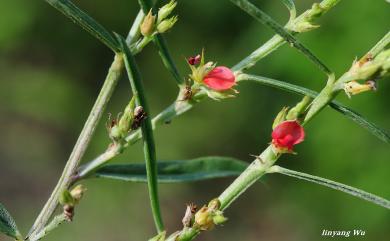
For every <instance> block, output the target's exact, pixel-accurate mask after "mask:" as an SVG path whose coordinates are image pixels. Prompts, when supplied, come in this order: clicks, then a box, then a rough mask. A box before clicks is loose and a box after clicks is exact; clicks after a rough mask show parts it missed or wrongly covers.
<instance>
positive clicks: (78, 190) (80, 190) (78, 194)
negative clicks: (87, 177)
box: [70, 184, 87, 204]
mask: <svg viewBox="0 0 390 241" xmlns="http://www.w3.org/2000/svg"><path fill="white" fill-rule="evenodd" d="M86 191H87V189H86V188H85V187H84V186H83V185H81V184H79V185H77V186H76V187H74V188H73V189H72V191H70V195H72V197H73V199H74V203H75V204H78V203H79V201H80V200H81V198H82V197H83V195H84V193H85V192H86Z"/></svg>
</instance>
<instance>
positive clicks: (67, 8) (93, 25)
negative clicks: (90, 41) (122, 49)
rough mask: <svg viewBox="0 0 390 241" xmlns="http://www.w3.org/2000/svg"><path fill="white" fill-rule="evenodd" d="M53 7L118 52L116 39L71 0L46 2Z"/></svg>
mask: <svg viewBox="0 0 390 241" xmlns="http://www.w3.org/2000/svg"><path fill="white" fill-rule="evenodd" d="M45 1H46V2H47V3H49V4H50V5H51V6H53V7H54V8H56V9H57V10H58V11H60V12H62V13H63V14H64V15H65V16H67V17H68V18H70V19H71V20H72V21H73V22H75V23H77V24H78V25H80V26H81V27H82V28H84V29H85V30H86V31H88V32H89V33H90V34H92V35H93V36H94V37H95V38H97V39H99V40H100V41H101V42H102V43H104V44H105V45H107V46H108V47H109V48H110V49H112V50H113V51H114V52H118V50H119V44H118V42H117V41H116V40H115V38H114V37H113V36H112V35H111V34H110V33H109V32H108V31H107V30H106V29H105V28H104V27H103V26H102V25H100V24H99V23H98V22H96V20H94V19H93V18H92V17H90V16H89V15H88V14H86V13H85V12H83V11H82V10H81V9H79V8H78V7H77V6H76V5H74V4H73V3H72V2H71V1H70V0H45Z"/></svg>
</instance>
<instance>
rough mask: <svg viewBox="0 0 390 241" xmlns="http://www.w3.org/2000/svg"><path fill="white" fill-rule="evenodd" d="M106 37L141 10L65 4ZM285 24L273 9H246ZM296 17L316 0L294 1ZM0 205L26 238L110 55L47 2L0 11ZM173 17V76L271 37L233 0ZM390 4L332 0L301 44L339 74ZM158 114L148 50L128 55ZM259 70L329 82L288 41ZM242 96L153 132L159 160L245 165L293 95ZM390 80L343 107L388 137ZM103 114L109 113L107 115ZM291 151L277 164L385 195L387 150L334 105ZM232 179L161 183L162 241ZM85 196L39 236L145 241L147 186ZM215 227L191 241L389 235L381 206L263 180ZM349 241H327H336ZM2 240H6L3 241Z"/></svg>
mask: <svg viewBox="0 0 390 241" xmlns="http://www.w3.org/2000/svg"><path fill="white" fill-rule="evenodd" d="M74 2H75V3H76V4H77V5H78V6H80V7H81V8H82V9H84V10H85V11H87V12H88V13H90V15H92V16H93V17H94V18H95V19H97V20H98V21H99V22H101V23H102V24H103V25H104V26H105V27H107V28H108V29H110V30H113V31H116V32H118V33H121V34H123V35H125V34H126V32H127V30H128V28H129V26H130V25H131V22H132V20H133V19H134V17H135V15H136V12H137V11H138V6H137V3H136V1H125V0H111V1H93V0H78V1H74ZM252 2H254V3H256V4H257V5H258V6H259V7H261V8H262V9H263V10H265V11H266V12H267V13H269V14H270V15H271V16H273V17H274V18H275V19H277V20H278V21H280V22H281V23H284V22H285V21H286V20H287V19H288V12H287V11H286V9H285V8H284V6H283V5H282V4H281V1H265V0H263V1H252ZM296 2H297V7H298V9H299V10H300V12H302V11H303V10H305V9H307V8H308V7H310V6H311V4H312V3H313V1H309V0H301V1H296ZM0 13H1V14H0V73H1V78H0V103H1V104H0V133H1V134H0V143H1V145H0V201H1V202H2V203H3V204H4V205H5V206H6V207H7V208H8V209H9V210H10V212H11V213H12V214H13V215H14V217H15V218H16V220H17V223H18V225H19V226H20V229H21V230H22V231H23V232H24V233H26V232H27V231H28V229H29V227H30V225H31V224H32V222H33V220H34V218H35V217H36V215H37V214H38V212H39V210H40V208H41V207H42V205H43V204H44V202H45V201H46V199H47V198H48V196H49V194H50V192H51V190H52V188H53V187H54V185H55V183H56V182H57V179H58V177H59V175H60V173H61V170H62V168H63V166H64V165H65V161H66V160H67V157H68V155H69V153H70V151H71V149H72V147H73V144H74V143H75V141H76V138H77V136H78V133H79V131H80V130H81V128H82V126H83V123H84V120H85V119H86V117H87V115H88V113H89V110H90V108H91V106H92V104H93V102H94V99H95V98H96V96H97V94H98V91H99V88H100V87H101V85H102V81H103V79H104V77H105V74H106V72H107V68H108V66H109V64H110V63H111V61H112V56H113V54H112V53H111V52H110V50H108V49H107V48H106V47H105V46H103V45H102V44H101V43H99V42H98V41H97V40H96V39H94V38H93V37H92V36H90V35H89V34H88V33H86V32H84V31H83V30H81V29H80V28H79V27H78V26H76V25H75V24H73V23H71V22H70V21H69V20H68V19H67V18H65V17H64V16H63V15H62V14H60V13H59V12H58V11H56V10H55V9H54V8H52V7H50V6H49V5H48V4H46V3H45V2H44V1H30V0H2V1H1V6H0ZM177 13H178V14H179V18H180V20H179V22H178V23H177V25H176V26H175V27H174V30H173V31H171V32H169V33H168V34H165V36H166V38H167V41H168V43H169V46H170V49H171V52H172V55H173V58H174V60H175V61H176V63H177V65H178V67H179V69H180V72H181V73H182V75H187V74H188V72H189V69H188V67H187V66H186V63H185V61H184V56H190V55H193V54H196V53H198V52H200V50H201V49H202V48H203V47H204V48H205V49H206V57H207V58H208V59H209V60H214V61H217V62H218V64H221V65H227V66H232V65H234V64H235V63H237V62H238V61H239V60H240V59H242V58H244V57H245V56H246V55H248V54H249V53H250V52H251V51H253V50H254V49H255V48H257V47H258V46H260V45H261V44H262V43H263V42H265V41H266V40H267V39H269V38H270V37H271V36H272V35H273V33H272V32H271V31H269V30H268V29H267V28H266V27H264V26H262V25H261V24H259V23H258V22H256V21H254V20H253V19H251V18H250V17H248V16H247V15H246V14H245V13H243V12H242V11H240V10H239V9H238V8H236V7H235V6H233V5H232V4H231V3H230V2H229V1H207V0H196V1H191V0H180V1H179V4H178V7H177ZM389 19H390V4H389V3H386V2H385V1H384V0H375V1H363V0H356V1H341V3H340V4H339V5H338V6H337V7H336V8H335V9H333V10H331V12H329V13H328V14H326V15H325V16H323V17H322V18H321V19H320V21H319V23H320V24H321V26H322V27H321V28H320V29H318V30H315V31H312V32H309V33H305V34H302V35H300V36H299V39H300V40H301V41H302V42H303V43H304V44H306V46H308V47H309V48H310V49H311V50H312V51H313V52H314V53H316V54H317V56H318V57H319V58H320V59H321V60H323V61H324V62H325V63H326V64H327V65H328V66H330V68H331V69H332V70H334V71H335V72H336V73H337V74H338V76H339V75H340V74H342V73H343V72H344V71H345V70H347V69H348V68H349V66H350V65H351V62H352V60H353V59H354V58H355V57H356V56H361V55H362V54H364V53H365V52H366V51H367V50H369V49H370V47H372V46H373V45H374V44H375V43H376V41H377V40H379V39H380V38H381V37H382V36H383V35H384V34H385V33H386V32H387V31H388V30H389V26H390V25H389V23H390V22H389ZM137 60H138V62H139V65H140V68H141V71H142V73H143V76H144V80H145V85H146V90H147V97H149V99H150V105H151V109H152V112H153V114H156V113H158V112H159V111H160V110H162V109H163V108H164V107H165V106H167V105H168V104H169V103H171V102H172V101H173V100H174V98H175V96H176V91H177V88H176V86H175V82H174V80H173V78H172V77H171V76H170V74H169V73H168V71H167V70H166V69H165V68H164V67H163V65H162V63H161V60H160V58H159V56H158V54H157V52H156V48H155V46H153V45H152V44H150V45H149V46H147V48H146V49H145V50H144V51H143V52H142V53H141V54H140V55H138V56H137ZM249 72H250V73H256V74H259V75H264V76H268V77H273V78H277V79H281V80H284V81H288V82H290V83H294V84H298V85H302V86H305V87H308V88H311V89H314V90H320V89H321V88H322V86H323V85H324V83H325V76H324V75H323V74H322V73H321V72H320V71H319V70H318V69H317V68H316V67H315V66H314V65H313V64H312V63H311V62H309V61H308V60H307V59H305V57H303V56H302V55H301V54H300V53H298V52H297V51H296V50H295V49H292V48H289V47H288V46H283V47H282V48H280V49H279V50H278V51H276V52H274V53H273V54H271V55H270V56H268V57H266V58H265V59H263V60H262V61H261V62H259V63H258V64H257V65H256V66H255V67H254V68H252V69H250V71H249ZM238 90H239V91H240V94H239V95H238V96H237V98H233V99H228V100H225V101H223V102H214V101H205V102H203V103H201V104H199V105H198V106H197V107H196V108H195V109H194V110H191V111H190V112H189V113H186V114H185V115H183V116H182V117H180V118H178V119H175V120H174V121H173V122H172V124H171V125H169V126H163V127H161V128H159V129H158V130H157V131H156V132H155V137H156V142H157V155H158V158H159V159H160V160H172V159H188V158H194V157H199V156H205V155H225V156H233V157H237V158H241V159H243V160H246V161H248V162H249V161H250V160H251V159H252V158H251V157H250V156H249V154H257V153H259V152H260V151H261V150H262V149H263V148H264V147H265V146H266V145H267V143H268V142H269V141H270V132H271V129H270V126H271V124H272V120H273V117H274V116H275V115H276V113H277V112H278V111H279V110H280V109H281V107H282V106H285V105H292V104H294V103H295V102H296V101H298V100H299V97H298V96H295V95H292V94H289V93H285V92H281V91H279V90H275V89H271V88H269V87H264V86H260V85H256V84H252V83H243V84H242V85H240V86H239V87H238ZM389 91H390V83H389V79H387V80H384V81H381V82H380V83H379V89H378V91H377V92H373V93H366V94H362V95H359V96H354V97H353V98H352V99H348V98H346V97H345V96H340V97H339V100H340V101H342V102H343V103H345V104H346V105H348V106H350V107H352V108H353V109H355V110H358V111H359V112H360V113H361V114H363V115H364V116H366V117H367V118H368V119H369V120H371V121H373V122H374V123H377V124H378V125H379V126H381V127H383V128H384V129H385V130H390V121H389V120H390V112H389V111H388V106H389V103H390V97H389V94H388V93H389ZM129 92H130V88H129V83H128V81H127V80H126V79H125V78H123V79H122V80H121V81H120V84H119V86H118V88H117V89H116V91H115V94H114V96H113V99H112V102H111V103H110V104H109V106H108V110H107V113H108V112H111V113H118V112H119V111H121V110H122V108H123V107H124V106H125V104H126V103H127V101H128V100H129ZM106 116H107V115H106V114H105V118H106ZM104 122H105V120H104V119H103V121H102V123H101V125H100V126H99V128H98V131H97V133H96V135H95V138H94V140H93V142H92V143H91V146H90V147H89V149H88V152H87V154H86V156H85V158H84V159H83V160H84V161H88V160H90V159H92V158H94V157H95V156H96V155H98V154H99V153H100V152H102V151H103V150H104V149H105V147H106V146H107V144H108V143H109V139H108V137H107V133H106V130H105V127H104ZM306 132H307V138H306V141H305V142H304V143H303V144H301V145H299V146H297V148H296V151H297V152H298V153H299V155H296V156H294V155H286V156H284V157H283V158H282V159H281V160H280V162H279V164H280V165H282V166H285V167H288V168H291V169H295V170H299V171H304V172H308V173H311V174H315V175H320V176H323V177H327V178H330V179H334V180H337V181H340V182H343V183H346V184H349V185H352V186H356V187H359V188H362V189H363V190H367V191H370V192H372V193H375V194H379V195H382V196H384V197H386V198H390V186H389V170H390V162H389V161H390V149H389V145H388V144H385V143H383V142H381V141H379V140H378V139H377V138H375V137H374V136H372V135H371V134H369V133H368V132H367V131H365V130H364V129H362V128H360V127H359V126H357V125H356V124H354V123H353V122H351V121H349V120H347V119H346V118H344V117H343V116H341V115H340V114H338V113H336V112H334V111H333V110H331V109H326V110H325V111H323V112H322V113H321V114H320V115H319V116H318V117H316V119H315V120H314V121H313V122H311V123H310V124H309V125H308V126H307V128H306ZM141 149H142V148H141V145H140V144H137V145H134V146H132V147H130V148H129V149H128V150H127V151H126V152H125V153H124V154H123V155H121V156H120V157H119V158H117V159H115V160H114V162H134V161H141V160H142V150H141ZM232 180H233V179H224V180H212V181H203V182H197V183H191V184H165V185H160V193H161V205H162V210H163V216H164V220H165V222H166V226H167V229H168V232H169V233H171V232H172V231H174V230H177V229H179V228H180V227H181V221H180V220H181V218H182V215H183V213H184V210H185V203H189V202H194V203H197V204H199V205H201V204H202V203H205V202H207V200H209V199H211V198H213V197H215V196H217V195H218V194H219V193H221V191H222V190H223V189H224V188H226V186H227V185H228V184H229V183H230V182H231V181H232ZM85 185H86V187H87V188H88V193H87V195H86V196H85V199H84V200H83V201H82V203H81V204H80V206H79V207H78V208H77V210H76V217H75V219H74V222H73V223H72V224H67V225H63V226H61V227H60V228H58V229H57V230H55V231H54V232H53V233H52V234H50V235H49V236H48V237H47V238H46V239H45V240H56V241H63V240H73V241H85V240H95V241H103V240H115V241H121V240H123V241H124V240H131V241H133V240H135V241H138V240H146V239H147V238H149V237H151V236H153V234H154V225H153V221H152V217H151V213H150V210H149V201H148V196H147V189H146V185H144V184H132V183H123V182H120V181H108V180H96V179H95V180H88V181H86V182H85ZM226 215H227V216H228V217H229V221H228V222H227V223H226V224H225V225H224V227H219V228H217V229H215V230H214V231H212V232H208V233H207V234H206V233H204V234H202V235H201V236H200V237H199V238H198V240H205V241H206V240H227V241H228V240H229V241H230V240H238V239H240V240H245V241H254V240H269V241H293V240H297V241H298V240H299V241H302V240H331V239H332V238H326V237H321V233H322V230H323V229H327V230H352V229H361V230H365V231H366V236H365V237H350V238H349V239H350V240H372V241H378V240H388V237H389V236H390V229H389V227H390V213H389V211H388V210H385V209H384V208H381V207H377V206H375V205H373V204H370V203H368V202H364V201H362V200H359V199H356V198H354V197H351V196H348V195H346V194H343V193H339V192H337V191H333V190H329V189H327V188H323V187H320V186H316V185H314V184H309V183H306V182H303V181H298V180H295V179H291V178H289V177H284V176H279V175H277V174H275V175H270V176H267V177H265V178H264V179H263V182H262V183H257V184H256V185H254V186H253V187H252V188H250V189H249V190H248V191H247V192H246V193H245V194H244V195H243V196H242V197H241V198H240V199H239V200H237V202H235V203H234V204H233V205H232V206H231V208H229V209H228V210H227V211H226ZM338 239H340V240H341V239H344V238H333V239H332V240H338ZM0 240H8V239H7V238H6V237H5V236H1V235H0Z"/></svg>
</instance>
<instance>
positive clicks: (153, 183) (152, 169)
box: [117, 35, 164, 232]
mask: <svg viewBox="0 0 390 241" xmlns="http://www.w3.org/2000/svg"><path fill="white" fill-rule="evenodd" d="M117 38H118V41H119V43H120V46H121V50H122V53H123V54H124V62H125V67H126V70H127V75H128V77H129V80H130V85H131V89H132V91H133V95H135V98H136V104H137V105H138V106H142V107H143V109H144V111H145V112H146V115H147V116H151V113H150V112H149V107H148V104H147V101H146V96H145V91H144V87H143V83H142V79H141V74H140V72H139V70H138V66H137V64H136V62H135V59H134V56H133V55H132V53H131V51H130V49H129V47H128V46H127V44H126V40H125V39H124V38H123V37H122V36H119V35H117ZM141 132H142V137H143V142H144V156H145V163H146V176H147V180H148V188H149V197H150V203H151V207H152V213H153V218H154V221H155V224H156V228H157V231H158V232H162V231H163V230H164V224H163V221H162V217H161V211H160V204H159V198H158V187H157V161H156V148H155V143H154V137H153V128H152V121H151V118H150V117H149V118H146V119H145V120H144V121H143V122H142V124H141Z"/></svg>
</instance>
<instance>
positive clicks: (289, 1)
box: [282, 0, 297, 21]
mask: <svg viewBox="0 0 390 241" xmlns="http://www.w3.org/2000/svg"><path fill="white" fill-rule="evenodd" d="M282 3H283V4H284V5H285V6H286V7H287V9H288V11H290V21H291V20H293V19H294V18H295V17H296V16H297V9H296V8H295V4H294V1H293V0H282Z"/></svg>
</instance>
